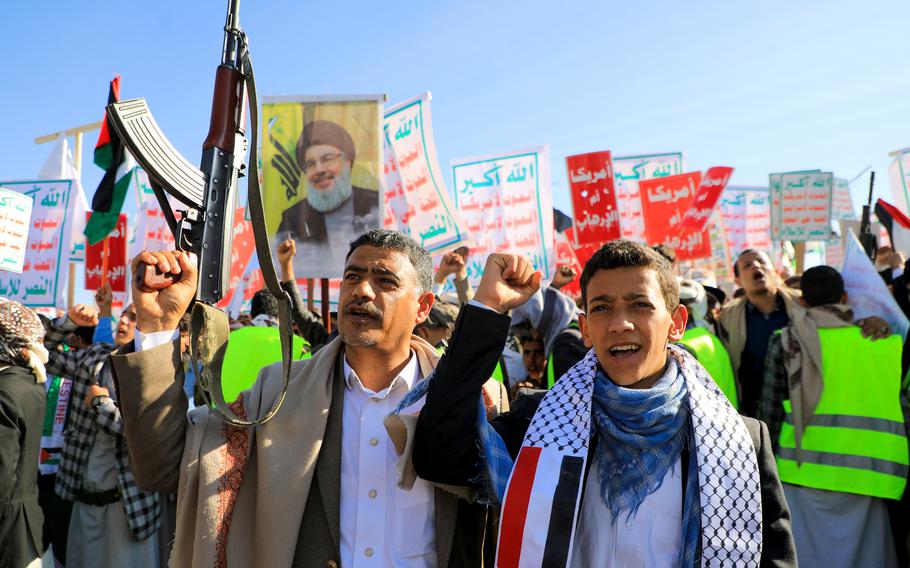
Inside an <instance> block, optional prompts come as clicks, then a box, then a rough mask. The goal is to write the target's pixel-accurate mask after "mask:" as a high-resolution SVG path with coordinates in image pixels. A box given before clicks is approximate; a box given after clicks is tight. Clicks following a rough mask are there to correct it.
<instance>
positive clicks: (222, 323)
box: [190, 34, 294, 427]
mask: <svg viewBox="0 0 910 568" xmlns="http://www.w3.org/2000/svg"><path fill="white" fill-rule="evenodd" d="M240 46H241V47H240V49H241V65H242V67H243V73H244V76H245V81H244V83H245V84H246V89H247V95H248V97H249V104H250V160H249V174H248V175H247V193H248V196H249V208H250V221H251V224H252V226H253V238H254V240H255V242H256V256H257V257H258V258H259V268H260V270H262V278H263V280H264V281H265V285H266V287H267V288H268V289H269V292H271V293H272V295H273V296H275V297H276V298H277V299H278V332H279V334H280V336H281V371H282V384H281V392H279V393H278V396H277V398H276V399H275V402H274V403H273V404H272V407H271V408H270V409H269V411H268V412H267V413H266V414H265V416H262V417H261V418H258V419H256V420H246V419H243V418H241V417H239V416H237V414H236V413H235V412H234V411H233V410H231V408H230V406H228V404H227V402H226V401H225V400H224V392H223V391H222V388H221V366H222V363H223V362H224V354H225V352H226V351H227V341H228V335H229V333H230V332H229V323H228V318H227V315H226V314H225V313H224V312H222V311H221V310H218V309H216V308H213V307H211V306H207V305H205V304H202V303H201V302H196V305H195V306H194V307H193V312H192V317H191V319H190V333H191V341H190V348H191V349H192V357H191V359H192V364H193V369H194V372H195V373H196V376H197V377H199V378H200V381H201V382H202V386H203V389H202V392H203V396H204V398H205V399H206V403H207V404H208V405H209V407H210V408H213V409H214V410H215V412H217V413H218V414H219V415H220V416H221V417H222V419H223V420H224V421H225V422H228V423H230V424H233V425H234V426H240V427H251V426H258V425H260V424H265V423H266V422H268V421H269V420H271V419H272V418H273V417H274V416H275V414H276V413H277V412H278V409H279V408H281V404H282V403H283V402H284V398H285V396H286V395H287V391H288V382H289V381H290V378H291V358H292V350H293V345H294V343H293V333H294V330H293V319H292V315H291V297H290V295H289V294H288V293H287V292H285V291H284V289H282V288H281V285H280V284H279V280H278V274H277V273H276V272H275V265H274V264H273V262H272V250H271V248H270V247H269V235H268V231H267V229H266V224H265V210H264V207H263V202H262V188H261V187H260V186H259V157H258V151H259V107H258V100H259V99H258V97H257V95H256V80H255V76H254V75H253V63H252V61H251V60H250V52H249V50H248V46H247V42H246V36H244V35H242V34H241V41H240ZM203 330H204V334H203V333H202V332H203ZM200 335H202V341H201V342H200V341H198V338H199V337H200ZM197 346H198V347H201V349H202V352H201V353H200V354H201V356H202V361H203V363H204V364H205V368H203V369H202V373H200V372H199V371H198V369H197V368H196V361H197V354H196V348H197ZM210 397H214V400H212V398H210Z"/></svg>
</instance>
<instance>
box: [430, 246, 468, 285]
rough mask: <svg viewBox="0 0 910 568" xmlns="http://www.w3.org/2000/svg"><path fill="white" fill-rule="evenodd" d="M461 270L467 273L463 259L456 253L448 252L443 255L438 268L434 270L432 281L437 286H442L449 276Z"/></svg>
mask: <svg viewBox="0 0 910 568" xmlns="http://www.w3.org/2000/svg"><path fill="white" fill-rule="evenodd" d="M462 270H464V271H465V272H467V266H466V264H465V261H464V258H462V256H461V255H460V254H458V253H457V252H448V253H446V254H444V255H443V257H442V262H440V263H439V268H438V269H436V276H435V278H434V281H435V282H436V283H437V284H444V283H445V281H446V278H448V277H449V275H451V274H459V273H460V272H461V271H462Z"/></svg>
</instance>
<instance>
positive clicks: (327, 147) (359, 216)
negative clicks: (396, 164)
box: [278, 120, 379, 249]
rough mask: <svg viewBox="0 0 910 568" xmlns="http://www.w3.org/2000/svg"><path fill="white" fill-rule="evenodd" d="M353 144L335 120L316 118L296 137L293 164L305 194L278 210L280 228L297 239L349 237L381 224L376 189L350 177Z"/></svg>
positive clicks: (344, 240)
mask: <svg viewBox="0 0 910 568" xmlns="http://www.w3.org/2000/svg"><path fill="white" fill-rule="evenodd" d="M356 157H357V150H356V148H355V147H354V140H353V139H352V138H351V135H350V134H348V132H347V131H346V130H345V129H344V128H342V127H341V126H339V125H338V124H336V123H334V122H331V121H328V120H315V121H313V122H310V123H309V124H307V125H306V126H304V127H303V131H302V132H301V133H300V139H299V140H298V141H297V165H298V166H299V167H300V170H301V171H302V172H303V174H304V175H305V176H306V184H307V196H306V198H305V199H303V200H301V201H299V202H298V203H296V204H295V205H294V206H292V207H290V208H289V209H287V210H286V211H285V212H284V213H283V214H282V216H281V224H280V225H279V227H278V232H279V234H281V233H283V234H284V236H285V237H286V238H293V239H296V240H297V241H299V242H306V241H313V242H316V243H325V242H327V241H329V240H330V239H329V237H330V235H331V240H333V241H335V242H338V243H342V244H343V246H344V248H345V249H346V248H347V243H348V242H349V241H351V240H353V239H354V237H355V236H357V235H359V234H360V233H362V232H363V231H365V230H368V229H371V228H375V227H378V226H379V213H378V211H379V193H378V192H376V191H373V190H370V189H365V188H362V187H356V186H354V185H353V184H352V183H351V170H352V168H353V166H354V160H355V159H356Z"/></svg>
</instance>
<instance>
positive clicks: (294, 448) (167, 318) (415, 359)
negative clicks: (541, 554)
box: [113, 230, 539, 567]
mask: <svg viewBox="0 0 910 568" xmlns="http://www.w3.org/2000/svg"><path fill="white" fill-rule="evenodd" d="M140 262H141V263H145V264H148V265H155V266H157V268H158V269H159V270H161V271H162V272H171V273H175V274H177V273H180V274H182V277H181V278H180V280H179V281H178V282H176V283H175V284H173V285H171V286H170V287H168V288H165V289H163V290H160V291H149V290H145V289H141V288H139V287H137V286H134V288H133V298H134V301H135V305H136V313H137V331H136V342H135V352H133V353H129V354H125V355H119V356H115V357H114V358H113V364H114V371H115V375H116V378H117V382H118V390H119V393H120V400H121V404H122V411H123V416H124V421H125V422H126V424H127V428H126V436H127V440H128V442H129V446H130V450H131V455H132V463H133V464H134V465H135V466H136V467H135V472H136V478H137V480H138V482H139V484H140V486H143V487H146V488H149V489H154V490H159V491H168V492H177V509H178V513H177V538H176V541H175V543H174V547H173V551H172V557H171V566H177V567H182V566H212V565H217V566H295V567H316V566H319V567H325V566H336V567H337V566H345V567H348V566H353V567H358V566H426V567H431V566H440V567H445V566H452V567H455V566H479V565H480V564H481V549H482V548H481V547H482V543H483V541H484V528H485V526H486V512H487V511H486V507H483V506H477V505H467V504H465V503H460V502H459V500H458V499H457V498H456V497H454V496H453V495H452V494H450V493H448V492H445V491H443V490H441V489H438V488H436V487H434V486H433V485H432V484H430V483H428V482H426V481H424V480H422V479H417V478H415V477H414V475H413V467H412V466H410V447H409V446H407V445H406V444H399V443H396V441H395V440H400V439H401V436H402V435H403V434H405V433H406V432H407V430H408V428H409V427H411V428H412V427H413V425H414V424H415V423H416V416H415V414H416V413H417V412H418V411H419V410H420V408H421V407H422V403H421V402H419V401H418V402H417V403H415V404H404V402H405V401H406V400H407V399H408V397H409V396H410V393H411V392H412V391H415V390H417V389H418V388H420V385H422V384H424V383H426V382H427V381H426V380H425V379H426V378H427V377H428V376H430V375H431V374H432V373H433V372H434V369H435V374H436V376H437V377H447V376H450V375H451V378H450V379H449V380H454V376H457V375H459V374H461V373H462V372H467V373H469V374H470V375H471V376H478V375H479V374H483V373H486V374H487V376H488V377H489V376H490V372H491V371H492V367H491V368H490V369H485V368H478V367H477V365H478V364H479V363H481V364H482V362H483V360H484V357H483V354H482V353H480V352H478V351H477V350H473V349H471V348H470V347H469V346H465V347H464V348H462V349H461V350H460V351H459V355H458V356H455V357H452V356H447V357H446V358H445V360H447V361H448V362H449V364H448V365H447V366H446V367H445V368H440V367H438V363H439V355H438V354H437V352H436V350H435V349H434V348H433V346H432V345H430V344H429V343H427V342H426V341H424V340H423V339H421V338H420V337H417V336H415V335H412V332H413V330H414V327H415V325H417V324H419V323H421V322H422V321H424V319H426V317H427V315H428V314H429V312H430V309H431V307H432V305H433V301H434V297H433V294H432V292H431V291H430V288H431V286H432V282H433V268H432V262H431V259H430V256H429V254H428V253H427V251H426V250H425V249H423V248H422V247H420V245H418V244H417V243H416V242H415V241H414V240H413V239H411V238H410V237H408V236H406V235H404V234H402V233H398V232H395V231H387V230H374V231H370V232H368V233H365V234H363V235H360V236H359V237H357V238H356V239H355V240H354V241H353V242H352V243H351V245H350V248H349V249H348V254H347V258H346V261H345V266H344V271H343V276H342V284H341V291H340V295H339V309H338V331H339V336H338V337H337V338H335V339H333V340H332V341H331V342H329V343H328V344H326V345H325V346H324V347H323V348H322V349H320V350H319V351H318V352H317V353H316V354H315V355H314V356H313V357H312V358H311V359H308V360H306V361H295V362H294V364H293V367H292V370H291V380H290V383H289V385H288V389H287V396H286V398H285V400H284V404H283V406H282V407H281V410H280V411H279V412H278V413H277V414H276V415H275V416H274V418H273V419H272V420H270V421H268V422H266V423H264V424H261V425H258V426H256V427H253V428H250V429H245V428H239V427H235V426H231V425H228V424H226V423H224V422H222V421H221V420H220V419H219V417H218V415H217V414H215V413H214V412H213V411H212V410H211V409H210V408H208V407H206V406H202V407H199V408H195V409H193V410H192V411H190V413H189V415H187V413H186V409H187V406H186V397H185V396H184V395H183V389H182V383H183V367H182V365H181V364H180V345H179V334H178V332H177V326H178V322H179V320H180V317H181V316H182V315H183V314H184V312H186V310H187V308H188V307H189V305H190V302H191V301H192V299H193V297H194V294H195V287H196V279H197V270H196V264H195V261H194V259H193V258H191V257H189V256H188V255H186V254H183V253H180V252H156V253H149V252H143V253H141V254H140V255H139V256H137V257H136V258H135V259H134V261H133V272H134V274H135V272H136V268H137V266H138V264H139V263H140ZM519 265H520V263H519ZM513 271H514V269H513ZM520 272H521V273H522V274H524V273H525V272H526V269H524V268H522V269H521V270H520ZM538 278H539V277H538ZM488 301H491V302H492V300H488ZM498 308H499V309H502V306H498ZM462 327H463V328H464V326H462ZM466 331H467V333H468V334H478V335H479V334H482V333H485V332H486V331H487V330H485V329H482V328H479V327H478V328H473V329H471V328H468V329H467V330H466ZM494 355H495V357H498V355H499V353H498V352H497V353H495V354H494ZM495 357H494V358H495ZM493 366H495V362H494V365H493ZM281 384H282V373H281V366H280V365H277V366H276V365H272V366H270V367H266V368H265V369H263V370H262V371H260V373H259V378H258V379H257V381H256V383H255V384H254V385H253V386H252V388H250V389H249V390H247V391H245V392H243V393H241V394H240V396H239V397H238V398H237V400H236V401H235V402H234V403H233V404H232V405H231V407H232V409H233V410H234V412H235V413H236V414H238V415H240V416H241V417H243V418H245V419H248V420H256V419H257V418H259V417H260V416H262V415H263V414H264V413H265V412H266V411H267V409H269V408H271V406H272V404H273V402H274V400H275V399H276V397H277V396H278V393H279V391H280V390H281ZM487 385H488V386H489V387H490V388H489V390H485V391H484V392H485V396H484V400H485V401H487V403H486V404H485V405H484V407H483V408H484V413H485V414H487V413H489V415H490V416H496V415H497V414H498V413H500V412H501V411H503V410H505V409H507V404H508V403H507V400H505V398H504V397H499V398H497V396H498V393H500V392H501V390H500V389H501V387H500V385H499V383H496V382H495V381H487ZM478 392H480V391H478ZM403 404H404V406H402V405H403ZM393 410H400V411H401V412H400V413H399V414H397V417H398V418H399V420H398V426H403V429H402V430H395V432H396V436H395V438H394V439H390V436H389V434H387V433H386V426H385V424H384V422H385V421H386V418H387V416H388V415H389V414H390V413H392V411H393Z"/></svg>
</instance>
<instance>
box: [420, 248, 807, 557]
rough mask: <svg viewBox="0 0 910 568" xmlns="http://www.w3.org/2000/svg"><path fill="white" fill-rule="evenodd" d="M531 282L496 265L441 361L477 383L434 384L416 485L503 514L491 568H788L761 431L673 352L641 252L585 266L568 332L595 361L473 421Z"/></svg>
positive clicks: (784, 513)
mask: <svg viewBox="0 0 910 568" xmlns="http://www.w3.org/2000/svg"><path fill="white" fill-rule="evenodd" d="M529 270H530V269H529V268H528V267H526V266H521V263H520V262H519V261H518V260H514V259H508V258H503V259H498V258H495V255H494V257H491V262H489V263H488V264H487V268H486V272H485V273H484V277H483V281H482V282H481V284H480V286H479V288H478V290H477V294H476V295H475V297H474V300H475V301H474V302H473V303H472V304H474V305H470V304H469V305H468V306H466V307H465V308H464V309H463V310H462V313H461V315H460V316H459V321H458V323H457V324H456V326H455V331H454V333H453V335H452V340H451V342H450V346H449V350H448V352H447V354H446V358H447V357H451V358H452V360H458V359H460V358H461V357H462V353H463V352H462V350H463V349H464V350H468V349H470V350H472V351H473V352H474V353H476V354H478V355H476V357H479V358H480V359H481V360H480V361H474V367H473V368H472V369H473V371H479V372H477V373H476V374H475V373H474V372H472V370H469V369H464V370H463V371H462V372H461V373H458V374H454V373H437V377H436V379H435V380H432V381H429V384H428V385H427V388H426V400H425V403H424V407H423V410H422V411H421V413H420V416H419V418H418V422H417V428H416V433H415V437H414V450H413V463H414V467H415V470H416V474H417V475H419V476H420V477H423V478H424V479H428V480H431V481H433V482H436V483H440V484H445V485H447V486H460V487H462V488H464V489H465V490H466V492H467V493H468V494H469V496H470V497H473V498H475V499H486V500H489V501H492V502H498V503H501V506H502V512H501V516H500V526H499V541H498V550H497V560H496V566H499V567H507V568H511V567H517V566H519V565H520V566H547V567H561V566H578V567H587V566H685V567H691V566H701V565H704V566H715V565H717V566H728V565H729V566H795V565H796V557H795V551H794V545H793V537H792V534H791V532H790V514H789V511H788V509H787V504H786V501H785V500H784V496H783V491H782V489H781V484H780V480H779V479H778V476H777V469H776V467H775V464H774V456H773V454H772V452H771V443H770V439H769V437H768V430H767V428H766V427H765V426H764V425H763V424H762V423H760V422H758V421H757V420H753V419H749V418H741V417H740V416H739V414H738V413H737V412H736V411H735V410H734V409H733V407H732V406H731V405H730V403H729V402H728V401H727V399H726V397H724V395H723V394H722V393H721V391H720V390H719V389H718V387H717V385H716V384H715V383H714V381H713V380H711V378H710V377H709V375H708V374H707V372H706V371H705V369H704V368H703V367H702V366H701V365H700V364H699V363H698V362H697V361H696V360H695V358H694V357H692V356H691V355H689V354H688V352H686V351H684V350H683V349H681V348H678V347H676V346H675V345H672V344H671V342H676V341H679V339H680V338H681V337H682V334H683V332H684V331H685V327H686V315H687V314H686V309H685V307H683V306H681V305H680V304H679V287H678V285H677V282H676V278H675V276H674V275H673V271H672V268H671V266H670V263H669V262H667V261H666V260H665V259H663V258H662V257H661V256H660V255H658V254H657V253H656V252H655V251H653V250H651V249H649V248H646V247H644V246H642V245H639V244H637V243H633V242H630V241H623V240H619V241H612V242H609V243H607V244H606V245H604V246H603V248H601V249H600V250H599V251H598V252H597V253H595V254H594V256H593V257H592V258H591V259H590V260H589V261H588V263H587V265H586V266H585V268H584V271H583V272H582V275H581V292H582V301H583V304H584V308H585V314H583V315H582V316H581V317H580V322H579V323H580V326H581V332H582V335H583V337H584V341H585V344H586V345H587V346H588V347H589V348H591V349H590V351H589V352H588V353H587V355H585V357H584V358H583V359H582V360H581V361H580V362H578V363H577V364H575V366H573V367H572V368H571V369H570V370H569V371H568V372H566V373H565V375H564V376H563V377H562V378H560V379H559V380H558V381H557V382H556V384H555V385H554V387H553V388H552V389H550V390H549V391H547V392H546V393H545V394H544V393H537V394H534V395H529V396H524V397H519V398H518V399H517V400H516V401H515V402H514V403H513V406H512V410H511V411H510V412H508V413H505V414H502V415H500V416H499V417H497V418H495V419H493V420H492V421H491V422H489V423H488V422H487V421H485V420H481V419H480V417H479V416H478V414H479V412H478V403H477V400H478V397H479V396H480V394H481V393H480V388H479V387H480V385H481V384H482V382H483V380H484V378H483V377H484V376H485V375H484V372H486V371H487V370H488V369H491V368H492V367H493V365H495V363H496V355H497V354H498V353H499V352H500V351H501V350H502V346H503V344H504V343H505V340H506V333H507V331H508V328H509V317H508V316H507V315H506V314H507V311H508V310H509V309H510V308H513V307H515V306H517V305H518V304H520V303H521V302H523V301H524V300H525V299H526V298H527V296H528V293H529V292H531V291H533V289H534V288H535V287H536V282H535V281H534V279H530V280H529V278H528V275H529ZM476 329H482V330H484V332H483V333H480V334H478V333H477V332H476V331H474V330H476ZM446 358H443V360H442V362H441V363H440V365H439V368H440V369H444V368H445V367H446V366H447V360H446Z"/></svg>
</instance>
